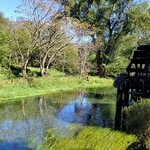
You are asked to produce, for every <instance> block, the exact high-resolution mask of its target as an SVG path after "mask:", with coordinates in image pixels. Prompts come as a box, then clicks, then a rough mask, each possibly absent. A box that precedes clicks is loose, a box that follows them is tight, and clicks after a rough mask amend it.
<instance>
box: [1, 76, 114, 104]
mask: <svg viewBox="0 0 150 150" xmlns="http://www.w3.org/2000/svg"><path fill="white" fill-rule="evenodd" d="M112 84H113V80H112V79H106V78H99V77H89V81H85V80H81V79H80V78H79V77H78V76H66V75H63V76H62V75H61V76H60V75H55V76H52V75H51V76H49V77H45V78H40V77H38V78H33V77H32V78H28V79H22V78H19V79H11V80H0V101H4V100H8V99H15V98H21V97H30V96H36V95H43V94H48V93H52V92H58V91H61V90H71V89H80V88H92V87H100V88H104V87H111V86H112Z"/></svg>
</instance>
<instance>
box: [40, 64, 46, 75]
mask: <svg viewBox="0 0 150 150" xmlns="http://www.w3.org/2000/svg"><path fill="white" fill-rule="evenodd" d="M40 72H41V76H42V77H45V68H44V66H43V65H42V64H41V65H40Z"/></svg>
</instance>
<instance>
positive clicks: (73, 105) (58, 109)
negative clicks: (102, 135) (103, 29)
mask: <svg viewBox="0 0 150 150" xmlns="http://www.w3.org/2000/svg"><path fill="white" fill-rule="evenodd" d="M110 98H112V100H110ZM107 99H109V100H108V101H109V103H107ZM114 99H115V98H113V97H109V96H108V97H107V96H105V95H102V94H99V93H95V94H94V93H92V94H90V92H88V91H83V90H81V91H74V92H73V91H72V92H70V91H69V92H65V93H59V94H53V95H45V96H41V97H36V98H32V99H29V100H25V99H23V100H21V101H20V102H16V103H15V102H14V103H12V104H6V105H4V104H3V105H0V150H1V149H2V150H31V149H35V148H36V147H37V145H40V144H42V143H43V139H44V138H45V136H46V134H47V130H49V129H53V130H55V131H56V132H57V135H59V136H60V132H61V134H63V136H74V135H75V134H76V132H77V131H78V129H79V128H78V127H79V126H81V127H82V126H102V127H111V128H113V125H114V111H115V103H113V101H114ZM104 101H105V102H106V103H104ZM110 101H111V102H112V103H111V102H110ZM72 126H74V127H75V128H77V129H76V130H74V131H73V130H70V128H72ZM77 126H78V127H77Z"/></svg>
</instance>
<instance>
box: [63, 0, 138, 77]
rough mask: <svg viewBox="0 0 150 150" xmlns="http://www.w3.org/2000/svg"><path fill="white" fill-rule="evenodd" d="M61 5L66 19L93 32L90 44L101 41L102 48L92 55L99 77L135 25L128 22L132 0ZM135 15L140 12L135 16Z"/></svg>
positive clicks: (76, 0)
mask: <svg viewBox="0 0 150 150" xmlns="http://www.w3.org/2000/svg"><path fill="white" fill-rule="evenodd" d="M61 4H63V5H64V6H65V12H66V13H67V14H68V15H69V16H71V17H73V18H76V19H78V20H79V21H80V22H87V23H88V24H89V27H88V29H89V30H93V31H95V33H94V34H92V35H91V36H92V37H93V42H94V41H95V38H97V37H99V38H100V39H101V41H102V45H101V47H100V48H99V50H98V51H97V52H96V60H97V68H98V72H99V74H100V75H101V71H102V69H101V66H102V64H106V65H107V64H108V63H111V62H112V60H113V59H114V56H115V55H114V53H115V51H116V49H117V48H116V46H117V45H118V42H119V41H120V39H121V38H122V37H124V36H125V35H128V34H131V33H132V32H133V30H135V28H134V27H133V25H134V24H136V23H137V22H136V20H134V22H132V20H131V19H132V17H131V15H130V11H131V9H132V10H133V8H135V6H136V4H135V3H134V0H101V1H100V0H88V1H85V0H63V1H61ZM133 11H134V14H135V10H133ZM139 12H140V9H138V11H136V15H137V14H139Z"/></svg>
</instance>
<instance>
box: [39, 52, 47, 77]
mask: <svg viewBox="0 0 150 150" xmlns="http://www.w3.org/2000/svg"><path fill="white" fill-rule="evenodd" d="M46 58H47V55H45V56H44V57H42V58H41V59H40V72H41V76H42V77H45V62H46Z"/></svg>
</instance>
